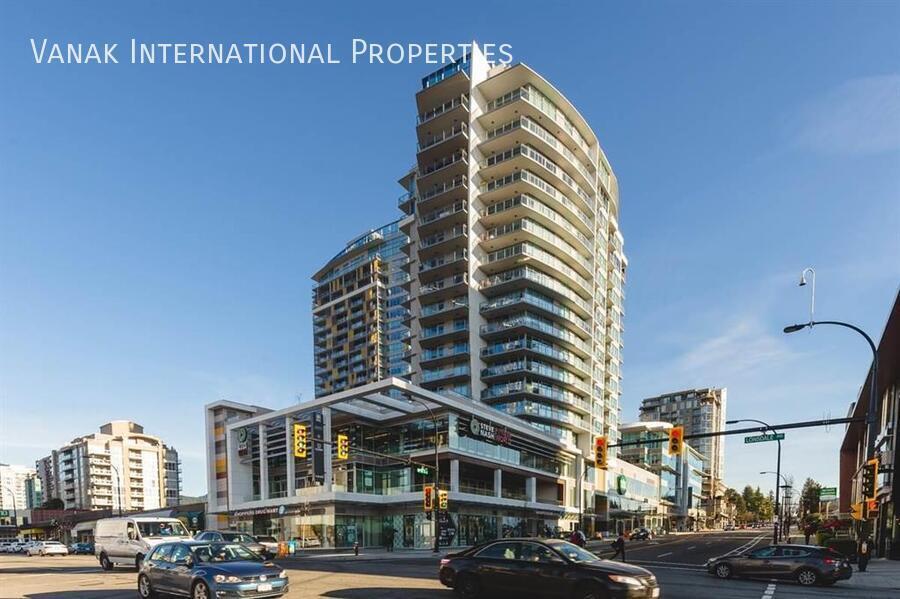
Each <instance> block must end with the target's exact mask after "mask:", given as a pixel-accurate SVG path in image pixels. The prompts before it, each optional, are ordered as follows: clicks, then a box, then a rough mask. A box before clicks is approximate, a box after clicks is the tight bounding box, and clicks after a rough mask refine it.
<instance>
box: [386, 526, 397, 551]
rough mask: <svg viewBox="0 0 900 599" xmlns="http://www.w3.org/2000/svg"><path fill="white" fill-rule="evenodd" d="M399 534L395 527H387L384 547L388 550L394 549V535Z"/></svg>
mask: <svg viewBox="0 0 900 599" xmlns="http://www.w3.org/2000/svg"><path fill="white" fill-rule="evenodd" d="M396 534H397V530H396V529H395V528H394V527H390V528H386V529H385V531H384V548H385V549H386V550H387V551H393V550H394V535H396Z"/></svg>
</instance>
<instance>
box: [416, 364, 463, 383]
mask: <svg viewBox="0 0 900 599" xmlns="http://www.w3.org/2000/svg"><path fill="white" fill-rule="evenodd" d="M469 372H470V371H469V365H468V364H466V365H463V366H454V367H453V368H442V369H440V370H424V369H423V370H422V382H425V383H429V382H432V381H438V380H441V379H448V378H452V377H457V376H468V375H469Z"/></svg>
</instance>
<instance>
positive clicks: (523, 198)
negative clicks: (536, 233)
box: [481, 193, 593, 250]
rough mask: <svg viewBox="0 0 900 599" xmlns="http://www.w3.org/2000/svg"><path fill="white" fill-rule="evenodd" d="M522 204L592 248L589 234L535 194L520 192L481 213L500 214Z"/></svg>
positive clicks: (483, 214)
mask: <svg viewBox="0 0 900 599" xmlns="http://www.w3.org/2000/svg"><path fill="white" fill-rule="evenodd" d="M520 206H524V207H526V208H529V209H530V210H533V211H534V212H537V213H538V214H540V215H542V216H544V217H545V218H547V219H548V220H550V221H552V222H553V224H555V225H558V226H559V227H560V228H562V229H564V230H565V231H566V232H567V233H569V234H570V235H572V236H573V237H575V238H577V239H578V241H580V242H581V244H582V245H583V246H584V247H585V248H587V249H588V250H591V249H592V247H593V244H592V243H591V240H590V238H588V236H587V235H585V234H584V233H582V232H581V231H579V230H578V229H577V228H576V227H575V225H573V224H572V223H571V222H569V220H568V219H567V218H566V217H564V216H563V215H562V214H560V213H559V212H557V211H556V210H554V209H552V208H550V206H548V205H547V204H545V203H543V202H542V201H540V200H538V199H537V198H535V197H534V196H531V195H528V194H527V193H523V194H519V195H517V196H514V197H511V198H507V199H505V200H502V201H500V202H495V203H494V204H491V205H490V206H488V207H487V208H485V209H484V210H482V211H481V215H482V216H489V215H492V214H500V213H502V212H506V211H508V210H515V209H516V208H518V207H520Z"/></svg>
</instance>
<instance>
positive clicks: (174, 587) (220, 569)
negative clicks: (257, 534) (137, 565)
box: [138, 541, 289, 599]
mask: <svg viewBox="0 0 900 599" xmlns="http://www.w3.org/2000/svg"><path fill="white" fill-rule="evenodd" d="M288 585H289V581H288V577H287V572H285V571H284V570H283V569H282V568H281V567H279V566H276V565H275V564H273V563H272V562H268V561H263V559H262V558H261V557H260V556H259V554H257V553H254V552H253V551H250V550H249V549H247V547H245V546H244V545H243V544H240V543H216V542H203V541H186V542H183V543H163V544H162V545H157V546H156V547H154V548H153V550H152V551H151V552H150V553H149V554H147V557H146V558H145V559H144V561H143V563H142V564H141V570H140V573H139V574H138V593H139V594H140V596H141V597H142V598H143V599H151V598H155V597H158V596H159V594H160V593H167V594H173V595H179V596H182V597H191V599H212V597H254V598H262V597H266V598H269V597H281V596H282V595H284V594H285V593H286V592H288V590H289V586H288Z"/></svg>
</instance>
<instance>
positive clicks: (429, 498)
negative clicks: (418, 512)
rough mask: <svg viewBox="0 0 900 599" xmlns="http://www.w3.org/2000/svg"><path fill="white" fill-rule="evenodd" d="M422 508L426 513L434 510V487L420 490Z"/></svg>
mask: <svg viewBox="0 0 900 599" xmlns="http://www.w3.org/2000/svg"><path fill="white" fill-rule="evenodd" d="M422 493H423V494H422V508H423V509H424V510H425V511H426V512H431V511H433V510H434V487H432V486H430V485H429V486H427V487H424V488H423V489H422Z"/></svg>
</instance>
